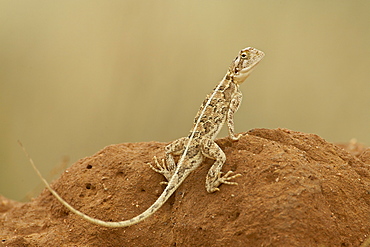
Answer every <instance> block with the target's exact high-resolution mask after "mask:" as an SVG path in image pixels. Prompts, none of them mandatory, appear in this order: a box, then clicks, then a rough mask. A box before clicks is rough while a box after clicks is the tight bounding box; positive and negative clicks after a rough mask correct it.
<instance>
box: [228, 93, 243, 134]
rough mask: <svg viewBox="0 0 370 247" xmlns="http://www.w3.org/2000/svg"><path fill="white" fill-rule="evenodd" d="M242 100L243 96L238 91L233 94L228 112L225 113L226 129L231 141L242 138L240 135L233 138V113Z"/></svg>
mask: <svg viewBox="0 0 370 247" xmlns="http://www.w3.org/2000/svg"><path fill="white" fill-rule="evenodd" d="M242 98H243V95H242V93H241V92H240V91H239V90H238V91H237V92H235V93H234V95H233V96H232V99H231V101H230V106H229V110H228V112H227V127H228V129H229V136H230V138H231V140H233V141H237V140H239V138H240V137H241V136H242V134H239V135H238V136H235V131H234V113H235V112H236V111H237V110H238V109H239V106H240V103H241V102H242Z"/></svg>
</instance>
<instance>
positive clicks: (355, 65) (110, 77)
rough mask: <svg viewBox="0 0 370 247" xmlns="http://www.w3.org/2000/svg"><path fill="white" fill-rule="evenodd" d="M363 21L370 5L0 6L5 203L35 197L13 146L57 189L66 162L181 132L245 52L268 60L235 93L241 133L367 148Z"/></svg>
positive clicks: (41, 0)
mask: <svg viewBox="0 0 370 247" xmlns="http://www.w3.org/2000/svg"><path fill="white" fill-rule="evenodd" d="M369 23H370V1H367V0H363V1H353V0H339V1H338V0H333V1H329V0H328V1H318V0H317V1H316V0H314V1H287V0H281V1H277V0H276V1H214V0H208V1H118V0H117V1H92V0H85V1H49V0H33V1H12V0H9V1H4V0H1V1H0V42H1V43H0V114H1V115H0V121H1V126H0V194H2V195H5V196H7V197H9V198H12V199H17V200H22V199H23V198H25V196H26V194H27V193H29V192H31V195H37V193H38V192H39V191H40V189H42V186H40V182H39V180H38V178H37V177H36V175H35V173H34V172H33V171H32V169H31V167H30V165H29V163H28V161H27V159H26V158H25V156H24V154H23V153H22V151H21V149H20V148H19V146H18V145H17V140H18V139H20V140H22V142H23V143H24V145H25V146H26V148H27V150H28V151H29V153H30V154H31V156H32V157H33V158H34V161H35V162H36V164H37V165H38V166H39V167H40V169H41V171H42V172H43V174H45V176H46V177H48V179H49V180H52V179H55V178H56V177H57V175H58V174H57V175H54V176H50V173H51V172H52V171H53V169H57V170H58V167H59V170H60V169H63V166H62V165H61V163H62V162H63V159H64V158H65V157H67V158H69V160H70V162H69V163H68V165H70V164H71V163H73V162H75V161H77V160H78V159H80V158H83V157H85V156H89V155H92V154H94V153H95V152H97V151H98V150H100V149H102V148H103V147H104V146H107V145H109V144H114V143H122V142H145V141H163V142H168V141H171V140H174V139H176V138H179V137H181V136H184V135H186V134H187V133H188V130H189V128H190V127H191V124H192V121H193V117H194V115H195V113H196V111H197V109H198V107H199V105H200V103H201V102H202V100H203V98H204V97H205V95H206V94H207V93H208V92H209V91H210V90H211V89H212V88H213V87H214V85H215V84H216V83H218V81H219V80H220V79H221V78H222V77H223V75H224V73H225V72H226V69H227V67H228V65H229V64H230V62H231V60H232V59H233V58H234V57H235V56H236V54H237V53H238V51H239V50H240V49H242V48H244V47H247V46H255V47H256V48H258V49H261V50H263V51H264V52H265V53H266V57H265V58H264V60H263V61H262V62H261V63H260V65H259V66H258V67H257V68H256V70H255V71H254V72H253V73H252V75H251V76H250V77H249V78H248V80H247V82H246V83H245V84H243V85H242V91H243V94H244V99H243V104H242V106H241V108H240V110H239V112H238V113H237V115H236V131H237V132H242V131H248V130H249V129H252V128H277V127H284V128H289V129H293V130H297V131H303V132H308V133H316V134H318V135H320V136H322V137H323V138H325V139H327V140H328V141H332V142H346V141H349V140H350V139H351V138H357V140H358V141H359V142H362V143H365V144H367V145H370V131H369V127H370V109H369V108H370V97H369V93H370V84H369V78H370V77H369V76H370V72H369V71H370V30H369V29H370V24H369ZM225 135H226V132H222V133H221V135H220V136H225ZM35 188H38V189H36V190H35Z"/></svg>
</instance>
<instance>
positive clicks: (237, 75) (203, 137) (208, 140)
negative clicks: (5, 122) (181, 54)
mask: <svg viewBox="0 0 370 247" xmlns="http://www.w3.org/2000/svg"><path fill="white" fill-rule="evenodd" d="M263 56H264V53H263V52H262V51H259V50H257V49H255V48H252V47H248V48H245V49H243V50H241V51H240V52H239V55H238V56H237V57H236V58H235V59H234V60H233V62H232V63H231V65H230V67H229V69H228V71H227V73H226V75H225V77H224V78H223V79H222V81H221V82H220V83H219V84H218V85H217V86H216V87H215V88H214V90H213V91H212V92H211V93H210V94H209V95H207V97H206V99H205V100H204V101H203V103H202V105H201V107H200V109H199V111H198V113H197V115H196V116H195V119H194V124H193V127H192V129H191V130H190V133H189V135H188V136H187V137H183V138H180V139H178V140H175V141H173V142H172V143H170V144H169V145H167V146H166V147H165V160H164V159H163V160H162V164H160V163H159V162H158V160H157V158H156V157H154V163H155V166H154V165H151V164H149V165H150V167H151V168H152V169H153V170H154V171H156V172H158V173H160V174H162V175H163V176H164V177H165V178H166V179H167V181H168V182H162V183H164V184H167V186H166V188H165V190H164V191H163V192H162V194H161V195H160V196H159V197H158V199H157V200H156V201H155V202H154V203H153V204H152V205H151V206H150V207H149V208H148V209H147V210H145V211H144V212H143V213H141V214H139V215H138V216H135V217H133V218H131V219H128V220H124V221H119V222H108V221H103V220H99V219H95V218H92V217H90V216H88V215H86V214H84V213H83V212H81V211H79V210H77V209H75V208H73V207H72V206H71V205H70V204H69V203H68V202H66V201H65V200H64V199H63V198H61V197H60V196H59V195H58V193H57V192H56V191H55V190H53V189H52V188H51V187H50V185H49V184H48V182H47V181H46V180H45V179H44V178H43V177H42V175H41V173H40V172H39V171H38V170H37V168H36V166H35V165H34V163H33V161H32V159H31V158H30V157H29V155H28V154H27V152H26V151H25V149H24V147H23V146H22V145H21V146H22V148H23V150H24V151H25V153H26V155H27V156H28V158H29V160H30V162H31V165H32V166H33V168H34V169H35V170H36V172H37V174H38V176H39V177H40V178H41V180H42V181H43V182H44V184H45V185H46V187H47V189H48V190H49V191H50V192H51V193H52V194H53V195H54V196H55V197H56V198H57V199H58V200H59V201H60V202H61V203H62V204H63V205H64V206H66V207H67V208H68V209H69V210H70V211H72V212H73V213H75V214H77V215H79V216H80V217H82V218H83V219H85V220H87V221H89V222H91V223H94V224H97V225H101V226H105V227H127V226H131V225H134V224H136V223H138V222H140V221H142V220H144V219H146V218H147V217H149V216H151V215H152V214H153V213H154V212H156V211H157V210H158V209H159V208H160V207H161V206H162V205H163V204H164V203H165V202H166V201H167V200H168V198H169V197H170V196H171V195H172V194H173V193H174V192H175V191H176V189H177V188H178V187H179V186H180V185H181V184H182V182H183V181H184V180H185V178H186V177H187V176H188V175H189V174H190V173H191V172H192V171H193V170H194V169H196V168H197V167H199V166H200V165H201V164H202V162H203V161H204V159H205V158H210V159H213V160H215V162H214V164H213V165H212V167H211V168H210V169H209V171H208V174H207V177H206V190H207V192H209V193H212V192H215V191H218V190H219V188H218V187H219V186H220V185H221V184H222V183H224V184H230V185H237V183H236V182H231V181H230V180H231V179H234V178H236V177H238V176H241V175H240V174H235V175H232V174H233V172H232V171H229V172H227V173H226V174H224V175H223V176H222V172H221V168H222V166H223V164H224V163H225V160H226V156H225V154H224V152H223V151H222V150H221V148H220V147H219V146H218V145H217V144H216V143H215V142H214V140H215V138H216V136H217V134H218V133H219V131H220V130H221V128H222V126H223V125H224V123H225V122H226V123H227V126H228V130H229V136H230V138H231V139H232V140H235V141H236V140H238V139H239V138H240V136H241V135H238V136H236V135H235V133H234V122H233V115H234V113H235V112H236V111H237V110H238V108H239V105H240V103H241V99H242V94H241V92H240V89H239V85H240V84H241V83H243V82H244V80H245V79H246V78H247V77H248V76H249V74H250V73H251V71H252V70H253V69H254V67H255V66H256V65H257V64H258V63H259V62H260V61H261V59H262V58H263ZM174 155H181V156H180V159H179V161H178V163H177V164H176V162H175V160H174V157H173V156H174Z"/></svg>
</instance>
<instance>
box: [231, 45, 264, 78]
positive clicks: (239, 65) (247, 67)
mask: <svg viewBox="0 0 370 247" xmlns="http://www.w3.org/2000/svg"><path fill="white" fill-rule="evenodd" d="M264 56H265V53H263V52H262V51H260V50H257V49H256V48H253V47H247V48H245V49H243V50H241V51H240V52H239V55H238V56H237V57H236V58H235V59H234V61H233V62H232V63H231V65H230V67H229V70H228V71H227V74H226V76H225V78H226V79H228V80H231V81H232V82H234V83H236V84H241V83H243V82H244V80H245V79H247V77H248V76H249V74H250V73H251V72H252V70H253V69H254V68H255V67H256V65H257V64H258V63H259V62H260V61H261V60H262V58H263V57H264Z"/></svg>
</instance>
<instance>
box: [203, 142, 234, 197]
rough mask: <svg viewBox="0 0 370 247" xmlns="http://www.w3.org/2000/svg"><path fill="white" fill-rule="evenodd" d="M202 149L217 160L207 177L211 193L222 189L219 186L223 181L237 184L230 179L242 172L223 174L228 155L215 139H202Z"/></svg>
mask: <svg viewBox="0 0 370 247" xmlns="http://www.w3.org/2000/svg"><path fill="white" fill-rule="evenodd" d="M201 151H202V154H203V155H204V156H206V157H207V158H210V159H213V160H215V162H214V163H213V165H212V166H211V168H210V169H209V171H208V174H207V177H206V189H207V191H208V192H209V193H212V192H215V191H218V190H220V189H219V188H218V187H219V186H220V185H221V184H223V183H224V184H230V185H237V183H236V182H230V181H229V180H231V179H234V178H236V177H239V176H241V174H235V175H231V174H232V173H233V172H232V171H228V172H227V173H226V174H225V175H223V176H221V175H222V172H221V169H222V166H223V165H224V163H225V161H226V156H225V153H224V152H223V151H222V149H221V148H220V147H219V146H218V145H217V144H216V143H215V142H214V141H213V140H211V139H204V140H202V143H201Z"/></svg>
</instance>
